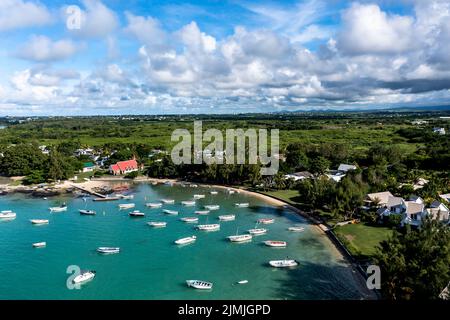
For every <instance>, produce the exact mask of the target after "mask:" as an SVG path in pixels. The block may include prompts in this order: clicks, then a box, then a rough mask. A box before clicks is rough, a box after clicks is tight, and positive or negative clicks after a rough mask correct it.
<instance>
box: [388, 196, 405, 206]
mask: <svg viewBox="0 0 450 320" xmlns="http://www.w3.org/2000/svg"><path fill="white" fill-rule="evenodd" d="M404 202H405V200H403V198H401V197H394V196H392V197H389V198H388V201H387V203H386V206H387V207H395V206H399V205H402V204H404Z"/></svg>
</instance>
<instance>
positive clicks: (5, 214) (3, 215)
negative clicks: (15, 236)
mask: <svg viewBox="0 0 450 320" xmlns="http://www.w3.org/2000/svg"><path fill="white" fill-rule="evenodd" d="M15 218H16V213H15V212H12V211H11V210H3V211H2V212H0V219H15Z"/></svg>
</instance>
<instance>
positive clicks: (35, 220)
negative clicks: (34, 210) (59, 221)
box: [30, 219, 48, 224]
mask: <svg viewBox="0 0 450 320" xmlns="http://www.w3.org/2000/svg"><path fill="white" fill-rule="evenodd" d="M30 222H31V223H32V224H48V220H45V219H31V220H30Z"/></svg>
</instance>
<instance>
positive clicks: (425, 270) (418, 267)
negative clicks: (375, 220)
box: [375, 218, 450, 300]
mask: <svg viewBox="0 0 450 320" xmlns="http://www.w3.org/2000/svg"><path fill="white" fill-rule="evenodd" d="M375 263H376V264H378V266H380V269H381V281H382V283H381V291H382V294H383V295H384V297H385V298H387V299H392V300H405V299H406V300H409V299H414V300H418V299H437V298H438V296H439V294H440V293H441V292H442V290H443V289H444V288H445V287H446V286H447V284H448V283H449V281H450V268H449V265H450V229H449V228H448V227H447V226H445V225H444V224H442V223H440V222H438V221H436V220H431V219H429V218H426V219H425V220H424V221H423V224H422V226H421V228H420V229H417V230H412V229H410V228H407V229H406V233H405V234H404V235H402V234H400V233H398V232H396V233H394V235H393V236H392V237H391V238H389V239H388V240H385V241H383V242H381V244H380V247H379V249H378V252H377V254H376V259H375Z"/></svg>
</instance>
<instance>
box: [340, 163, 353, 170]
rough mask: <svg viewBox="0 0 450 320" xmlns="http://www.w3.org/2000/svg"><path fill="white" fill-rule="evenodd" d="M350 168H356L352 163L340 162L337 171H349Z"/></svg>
mask: <svg viewBox="0 0 450 320" xmlns="http://www.w3.org/2000/svg"><path fill="white" fill-rule="evenodd" d="M350 170H356V166H355V165H353V164H344V163H341V164H340V165H339V167H338V171H341V172H347V171H350Z"/></svg>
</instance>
